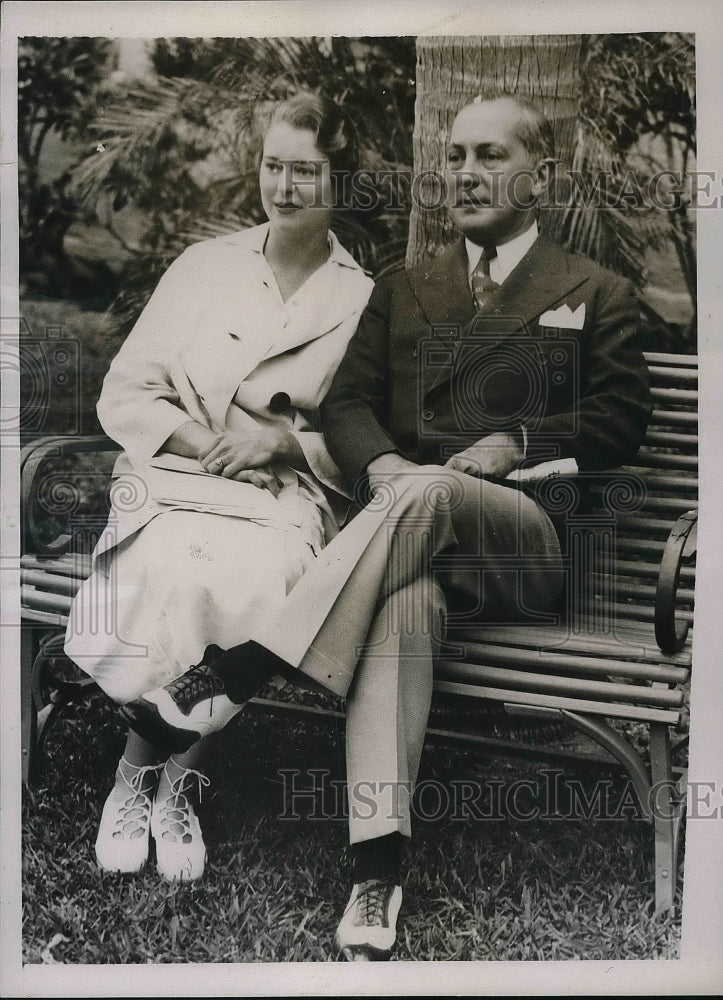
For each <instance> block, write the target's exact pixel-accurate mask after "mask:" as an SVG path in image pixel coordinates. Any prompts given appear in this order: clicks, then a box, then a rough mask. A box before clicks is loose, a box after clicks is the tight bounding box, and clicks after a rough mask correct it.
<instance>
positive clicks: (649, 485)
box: [21, 354, 697, 912]
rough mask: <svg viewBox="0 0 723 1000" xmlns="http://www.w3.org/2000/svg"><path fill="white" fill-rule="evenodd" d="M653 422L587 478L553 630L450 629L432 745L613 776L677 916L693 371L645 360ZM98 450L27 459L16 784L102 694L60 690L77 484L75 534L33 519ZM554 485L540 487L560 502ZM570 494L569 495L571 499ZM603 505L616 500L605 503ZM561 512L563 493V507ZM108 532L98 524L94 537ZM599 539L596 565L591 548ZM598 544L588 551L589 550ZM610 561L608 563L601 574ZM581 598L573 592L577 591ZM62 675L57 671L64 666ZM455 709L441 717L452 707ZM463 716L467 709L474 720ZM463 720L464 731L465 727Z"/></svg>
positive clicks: (80, 564) (77, 446) (38, 446)
mask: <svg viewBox="0 0 723 1000" xmlns="http://www.w3.org/2000/svg"><path fill="white" fill-rule="evenodd" d="M646 357H647V360H648V364H649V367H650V371H651V377H652V382H653V396H654V399H655V403H656V410H655V412H654V414H653V419H652V421H651V425H650V428H649V430H648V434H647V438H646V441H645V444H644V446H643V448H641V451H640V453H639V455H638V457H637V458H636V461H635V464H634V465H633V466H631V467H629V468H627V469H624V470H616V471H615V472H613V473H609V474H605V475H598V476H596V477H594V479H595V482H594V483H593V485H594V486H595V487H596V489H597V493H596V495H597V496H598V497H599V498H601V499H600V500H599V504H597V505H596V507H595V513H594V515H593V517H592V518H590V517H582V518H575V517H574V516H571V518H570V520H569V532H568V535H569V537H568V542H569V545H568V552H567V554H566V567H567V569H568V571H569V579H570V585H571V586H572V587H573V589H574V590H575V591H576V592H577V591H578V590H585V591H586V597H585V600H586V601H587V603H580V602H579V601H578V602H577V604H576V607H575V610H574V612H572V613H569V614H568V615H567V616H566V618H565V619H564V620H563V621H562V622H558V623H556V624H553V625H550V624H543V625H540V626H537V625H525V626H489V627H485V628H481V627H477V628H464V629H460V628H457V629H455V630H454V631H453V632H452V634H451V636H450V642H451V644H450V643H448V644H447V646H446V647H445V649H444V650H443V654H442V657H441V659H440V662H439V664H438V666H437V671H436V679H435V692H436V695H435V704H437V703H438V702H444V703H445V704H446V706H447V707H446V709H445V714H443V715H442V717H441V718H442V722H443V725H439V718H440V716H439V715H435V714H433V716H432V719H431V720H430V726H429V729H428V736H429V737H430V738H432V739H435V740H438V741H444V742H453V743H455V744H457V745H463V746H465V747H468V748H470V749H477V750H483V751H485V752H487V753H501V754H511V755H518V756H524V757H528V758H533V759H546V760H552V761H554V762H556V763H561V764H568V763H573V762H577V763H583V764H586V765H588V766H589V765H592V766H595V767H602V768H608V769H609V768H610V767H615V766H617V767H621V768H623V769H624V771H625V772H626V773H627V775H628V776H629V778H630V781H631V783H632V787H633V788H634V790H635V793H636V795H637V798H638V801H639V804H640V808H641V811H642V814H643V815H644V816H645V818H646V819H648V820H649V821H650V822H652V824H653V827H654V837H655V898H656V911H659V912H661V911H665V910H668V909H671V908H672V907H673V900H674V895H675V886H676V873H677V868H678V865H677V856H678V841H679V833H680V828H681V822H682V818H683V815H684V807H685V794H686V770H685V769H684V768H680V767H675V766H674V762H673V758H674V755H675V753H676V751H677V750H679V749H683V748H684V747H685V746H686V745H687V737H684V738H683V739H681V740H679V742H678V743H677V744H676V745H673V744H672V742H671V732H672V731H675V729H676V727H678V726H679V724H680V721H681V709H682V705H683V701H684V693H685V690H686V687H687V684H688V681H689V676H690V666H691V647H692V634H691V632H690V628H691V624H692V620H693V581H694V568H693V566H692V562H693V560H694V557H695V545H696V523H697V521H696V517H697V515H696V511H695V510H694V509H692V508H694V507H695V504H696V499H697V478H696V475H697V473H696V471H695V470H696V469H697V458H696V454H695V452H696V446H697V437H696V436H695V432H696V429H697V414H696V404H697V392H696V387H697V358H695V357H693V356H687V355H686V356H678V355H668V354H648V355H647V356H646ZM117 450H118V446H117V445H116V444H115V443H114V442H112V441H110V440H108V439H107V438H104V437H67V436H58V437H51V438H44V439H42V440H39V441H37V442H35V443H33V444H31V445H29V446H28V447H26V448H25V449H24V451H23V454H22V466H21V474H22V490H23V497H22V499H23V512H24V526H25V535H26V539H27V541H26V551H25V554H24V555H23V556H22V558H21V575H22V601H21V604H22V622H23V626H24V628H23V643H22V669H21V678H22V680H21V693H22V752H23V780H24V782H26V783H29V782H30V781H31V780H32V777H33V774H34V771H35V768H36V766H37V760H38V750H39V748H40V746H41V744H42V741H43V739H44V737H45V735H46V734H47V731H48V728H49V726H50V724H51V722H52V721H53V719H54V718H56V717H57V716H58V714H59V713H60V712H61V711H62V710H63V708H64V707H65V706H66V705H68V704H70V703H72V702H73V701H76V700H77V699H78V698H81V697H87V696H88V695H89V694H91V693H94V692H98V689H97V687H96V686H95V684H94V683H93V682H92V681H91V680H90V678H87V677H84V676H78V673H77V672H76V674H75V676H71V677H70V678H69V679H64V678H63V676H62V674H63V669H62V668H63V667H65V668H67V667H68V666H69V663H68V661H67V660H65V658H64V656H63V651H62V644H63V637H64V632H65V626H66V624H67V616H68V610H69V607H70V602H71V600H72V596H73V594H74V593H75V590H76V589H77V587H78V586H79V584H80V582H81V581H82V580H83V579H84V578H85V576H86V575H87V574H88V572H89V571H90V559H89V557H88V556H87V555H82V556H81V555H77V554H73V552H72V548H73V543H74V537H73V536H74V533H75V531H76V530H79V529H82V528H83V527H85V528H86V529H87V527H88V525H87V524H84V523H83V519H82V517H81V518H80V520H79V521H78V520H74V518H73V514H74V507H73V504H74V502H75V499H74V497H73V492H72V488H69V486H72V484H68V483H66V484H65V486H66V489H65V492H63V491H62V490H61V493H60V496H61V499H63V500H64V502H65V503H66V506H67V508H68V514H69V530H68V532H67V533H63V534H61V535H60V536H59V537H58V538H56V539H54V540H53V541H52V542H50V543H47V542H44V541H43V539H42V537H41V534H40V529H41V524H40V521H42V518H41V519H38V516H37V506H38V493H39V490H40V489H41V487H42V484H43V482H44V478H43V467H44V466H45V464H46V463H47V462H49V461H51V462H52V460H53V459H58V458H60V457H63V456H68V455H71V454H96V453H100V452H112V451H117ZM559 482H560V481H550V484H548V485H550V488H552V489H554V488H556V486H558V485H559ZM569 486H570V484H567V487H566V488H567V489H568V492H569ZM611 499H612V502H611ZM563 500H564V495H563ZM102 527H103V525H101V524H96V525H95V528H96V530H102ZM586 538H587V539H590V538H595V539H596V541H595V543H594V544H593V546H592V548H593V549H595V550H596V551H595V552H593V553H592V554H591V552H590V551H589V550H590V543H589V541H588V542H586V541H584V539H586ZM596 547H597V548H596ZM606 560H607V562H606ZM576 596H577V594H576ZM59 667H61V669H59ZM482 702H483V703H484V704H485V705H489V704H490V703H493V702H494V703H496V704H497V706H498V707H499V709H500V711H502V710H503V709H504V712H506V713H508V714H509V715H511V716H517V717H525V718H529V717H535V718H543V719H549V720H553V721H555V722H564V723H567V724H568V725H570V726H572V727H574V728H575V729H576V730H577V731H579V732H581V733H584V734H585V735H586V736H587V737H589V738H590V739H591V740H592V741H594V744H595V745H597V747H599V748H600V749H601V750H602V751H603V752H602V753H601V752H600V749H598V751H597V752H592V753H585V754H584V755H581V754H578V753H576V752H574V751H569V750H565V749H561V748H559V747H557V748H556V747H554V746H552V747H551V746H545V745H535V744H534V743H533V744H530V743H529V742H528V741H520V740H516V739H507V738H501V737H499V736H490V735H489V734H488V733H486V732H485V730H484V718H482V722H481V724H477V723H476V722H475V714H478V715H479V712H477V713H475V711H474V709H475V707H476V708H477V709H479V707H480V705H481V703H482ZM450 704H452V705H455V704H456V705H459V706H464V709H465V710H464V711H463V712H462V713H461V714H460V715H459V716H455V715H454V714H450V711H449V705H450ZM252 705H253V706H254V707H256V708H263V709H265V710H273V711H276V712H282V713H284V712H286V713H289V712H290V713H294V714H297V715H298V714H302V715H303V714H305V713H306V714H308V713H313V715H314V716H322V717H326V718H331V719H338V718H339V717H340V715H341V713H340V712H339V711H338V710H336V709H334V708H328V707H325V706H324V705H323V704H313V705H308V704H301V703H298V702H294V701H291V702H286V701H277V700H274V699H271V698H256V699H253V702H252ZM470 707H471V708H472V710H470ZM470 720H471V721H470ZM630 721H637V722H638V723H641V722H642V723H645V724H646V725H647V726H648V732H649V744H648V754H647V756H646V755H642V754H641V753H639V752H638V750H636V749H635V748H634V746H633V745H632V743H631V742H630V741H629V740H628V739H627V738H626V736H625V733H624V723H626V722H630Z"/></svg>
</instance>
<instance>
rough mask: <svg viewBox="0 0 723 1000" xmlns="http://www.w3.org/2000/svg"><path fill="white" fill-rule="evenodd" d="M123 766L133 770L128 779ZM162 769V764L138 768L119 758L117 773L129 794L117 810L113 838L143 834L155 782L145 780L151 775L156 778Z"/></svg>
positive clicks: (148, 817)
mask: <svg viewBox="0 0 723 1000" xmlns="http://www.w3.org/2000/svg"><path fill="white" fill-rule="evenodd" d="M124 765H125V766H126V767H131V768H134V769H135V770H134V773H133V774H132V775H131V777H130V778H127V777H126V773H125V770H124ZM162 767H163V764H145V765H143V766H142V767H138V766H137V765H136V764H131V763H130V762H129V761H127V760H126V759H125V757H121V759H120V763H119V765H118V773H119V774H120V776H121V778H122V779H123V783H124V784H125V785H126V786H127V788H128V790H129V792H130V793H131V794H130V795H129V796H128V798H127V799H126V800H125V802H124V803H123V805H122V806H120V807H119V808H118V813H117V817H116V829H115V830H114V831H113V836H114V837H127V838H129V839H132V838H133V837H134V836H135V835H136V834H140V833H144V832H145V829H146V827H147V826H148V822H149V819H150V815H151V807H152V805H153V803H152V800H151V795H150V793H151V792H152V791H153V789H154V788H155V784H156V782H155V780H154V781H151V782H148V781H147V778H148V775H149V774H151V773H152V774H153V776H154V778H156V777H157V776H158V772H159V771H160V770H161V768H162Z"/></svg>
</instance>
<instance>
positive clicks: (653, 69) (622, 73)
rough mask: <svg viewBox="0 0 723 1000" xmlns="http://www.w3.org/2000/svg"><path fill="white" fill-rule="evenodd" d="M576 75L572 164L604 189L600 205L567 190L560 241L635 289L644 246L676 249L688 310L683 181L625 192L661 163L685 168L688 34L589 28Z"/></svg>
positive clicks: (688, 229) (691, 138) (691, 48)
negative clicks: (603, 179) (602, 31)
mask: <svg viewBox="0 0 723 1000" xmlns="http://www.w3.org/2000/svg"><path fill="white" fill-rule="evenodd" d="M581 83H582V87H581V93H580V118H579V119H578V132H577V138H576V143H575V148H574V156H573V162H572V164H571V167H572V170H573V171H576V172H577V174H578V176H579V177H580V178H582V180H583V182H584V183H585V184H586V185H587V188H588V190H591V188H592V185H593V184H594V183H595V180H596V178H598V177H599V176H600V175H601V174H602V175H604V176H605V177H606V179H607V180H606V183H607V193H606V199H605V204H604V205H603V207H598V206H596V205H595V204H587V203H586V202H585V199H584V198H583V199H580V198H579V197H577V195H578V194H579V191H575V190H573V191H572V192H570V193H571V195H573V196H572V197H571V198H570V203H569V207H568V209H567V210H566V213H565V218H564V226H563V233H562V238H563V240H564V241H565V242H566V244H567V245H568V246H569V247H571V248H572V249H575V250H578V251H580V252H582V253H584V254H586V255H587V256H589V257H591V258H593V259H594V260H597V261H598V262H599V263H601V264H604V265H605V266H607V267H610V268H611V269H613V270H615V271H617V272H619V273H620V274H623V275H625V276H626V277H628V278H630V279H631V280H632V281H633V282H634V284H635V285H637V286H638V288H642V287H643V286H644V285H645V283H646V280H647V274H646V270H645V260H646V253H647V252H648V251H650V250H652V251H656V252H660V251H662V250H664V249H665V248H669V247H672V248H674V253H673V255H672V259H671V261H670V263H671V266H673V267H675V268H676V270H678V271H679V273H680V274H681V275H682V279H683V282H684V286H685V288H686V289H687V292H688V295H689V296H690V299H691V302H692V304H693V308H695V301H696V284H695V269H696V265H695V232H694V226H693V222H692V220H691V217H690V215H689V214H688V204H687V201H686V198H685V195H684V192H683V184H674V183H671V184H669V185H668V187H667V189H666V188H665V187H662V186H661V187H659V188H658V189H657V191H656V194H657V195H658V196H659V198H660V201H659V203H658V204H655V203H653V202H651V199H650V198H648V197H646V198H645V199H644V201H643V200H641V199H638V198H636V197H635V196H634V195H631V196H630V197H628V198H627V199H626V198H624V197H622V196H623V195H624V193H625V192H626V191H628V192H630V191H631V190H632V188H633V186H635V187H636V188H637V189H639V190H640V191H642V192H643V193H644V194H646V195H647V194H648V192H649V190H650V189H649V184H650V181H651V179H652V178H653V177H654V176H655V175H656V174H657V172H659V171H660V170H661V169H663V168H671V167H672V168H673V169H675V170H677V171H679V172H680V173H681V175H683V177H684V175H685V173H686V171H687V170H689V169H690V167H691V163H692V162H693V158H694V155H695V144H696V118H695V43H694V38H693V36H692V35H686V34H679V33H664V32H659V33H655V34H615V35H590V36H586V38H585V48H584V53H583V69H582V81H581ZM668 203H669V205H670V207H667V205H668ZM663 204H665V206H666V207H661V206H662V205H663ZM676 256H677V266H676ZM694 323H695V320H693V325H692V327H691V336H692V330H694Z"/></svg>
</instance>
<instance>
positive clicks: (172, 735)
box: [119, 663, 243, 753]
mask: <svg viewBox="0 0 723 1000" xmlns="http://www.w3.org/2000/svg"><path fill="white" fill-rule="evenodd" d="M242 708H243V703H242V704H240V705H237V704H236V703H235V702H233V701H231V699H230V698H229V697H228V695H227V694H225V691H224V686H223V681H222V680H221V678H220V677H218V676H217V675H216V674H215V673H214V672H213V669H212V668H211V667H210V666H209V665H208V664H205V663H199V664H198V666H195V667H191V669H190V670H189V671H188V672H187V673H185V674H183V675H182V676H181V677H177V678H176V680H175V681H171V683H170V684H166V686H165V687H161V688H156V689H155V691H147V692H146V694H143V695H141V697H140V698H136V699H135V701H129V702H127V703H126V704H125V705H121V707H120V709H119V711H120V714H121V715H122V716H123V718H124V719H125V720H126V722H127V723H128V725H129V726H130V727H131V729H134V730H135V731H136V732H137V733H138V735H139V736H142V737H143V738H144V739H145V740H148V741H149V742H150V743H153V744H154V746H160V747H164V748H168V750H170V751H172V752H173V753H183V752H185V751H186V750H188V748H189V747H190V746H191V745H192V744H193V743H195V742H196V741H197V740H200V739H201V737H202V736H208V735H210V734H211V733H215V732H217V731H218V730H219V729H223V727H224V726H225V725H226V724H227V723H228V722H230V721H231V719H233V718H234V716H235V715H238V713H239V712H240V711H241V709H242Z"/></svg>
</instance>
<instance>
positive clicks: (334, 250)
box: [244, 222, 361, 271]
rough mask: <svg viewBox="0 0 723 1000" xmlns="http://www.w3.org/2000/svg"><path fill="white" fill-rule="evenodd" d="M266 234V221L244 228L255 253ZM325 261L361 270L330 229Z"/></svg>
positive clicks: (258, 251) (250, 246)
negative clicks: (327, 256)
mask: <svg viewBox="0 0 723 1000" xmlns="http://www.w3.org/2000/svg"><path fill="white" fill-rule="evenodd" d="M268 234H269V223H268V222H264V223H262V225H260V226H254V227H253V229H247V230H245V231H244V236H245V237H246V239H247V245H248V247H249V249H250V250H254V251H256V253H263V252H264V246H265V245H266V237H267V236H268ZM326 263H327V264H328V263H333V264H339V265H341V267H352V268H354V269H355V270H357V271H360V270H361V267H360V265H359V264H357V262H356V261H355V260H354V258H353V257H352V255H351V254H350V253H349V252H348V251H347V250H345V249H344V247H343V246H342V245H341V243H340V242H339V240H338V239H337V237H336V235H335V234H334V233H332V231H331V230H329V258H328V260H327V261H326Z"/></svg>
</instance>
